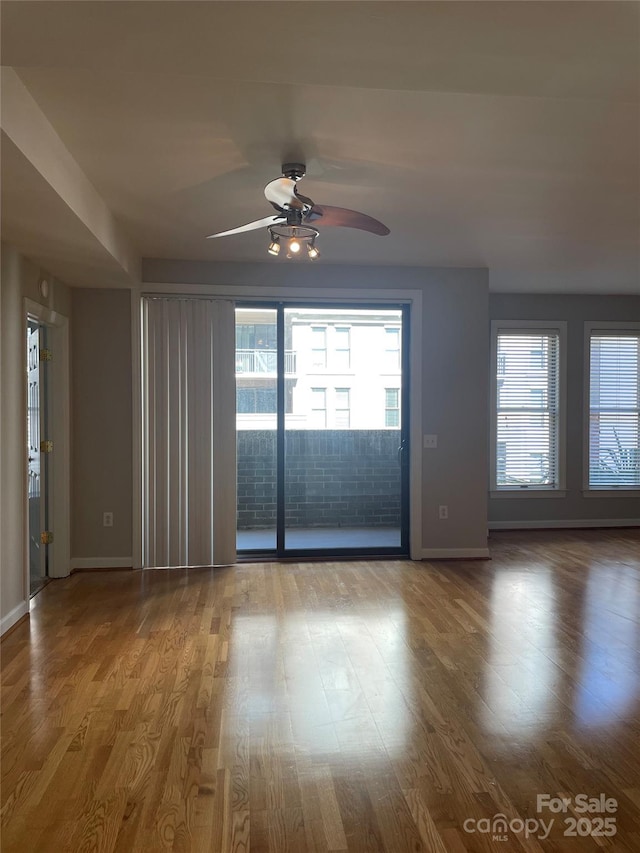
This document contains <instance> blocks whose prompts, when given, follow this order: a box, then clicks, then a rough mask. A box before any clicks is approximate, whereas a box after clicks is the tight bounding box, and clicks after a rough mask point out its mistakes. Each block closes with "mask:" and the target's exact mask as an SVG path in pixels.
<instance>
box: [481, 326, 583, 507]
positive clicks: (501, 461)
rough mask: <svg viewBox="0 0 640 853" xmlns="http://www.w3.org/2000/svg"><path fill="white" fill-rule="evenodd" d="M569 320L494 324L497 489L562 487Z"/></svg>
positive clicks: (493, 479)
mask: <svg viewBox="0 0 640 853" xmlns="http://www.w3.org/2000/svg"><path fill="white" fill-rule="evenodd" d="M565 330H566V324H564V323H552V324H549V323H544V322H540V323H538V322H524V321H522V322H519V323H517V322H506V321H499V322H494V323H492V352H493V371H492V372H493V376H492V400H493V406H492V409H493V417H492V441H491V445H492V454H491V455H492V458H491V471H492V476H491V488H492V490H494V491H496V492H509V493H510V494H513V493H514V491H521V490H522V491H534V492H535V491H538V490H539V491H542V492H544V491H548V490H550V489H553V490H559V489H562V488H563V476H564V472H563V432H562V430H563V423H562V421H563V417H562V412H563V403H564V399H563V398H564V382H563V378H564V374H563V372H562V371H561V358H562V355H561V350H563V342H564V337H565Z"/></svg>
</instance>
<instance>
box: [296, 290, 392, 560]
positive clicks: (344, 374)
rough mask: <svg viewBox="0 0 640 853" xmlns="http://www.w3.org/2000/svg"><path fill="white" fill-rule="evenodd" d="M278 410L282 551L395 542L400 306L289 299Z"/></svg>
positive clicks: (354, 547)
mask: <svg viewBox="0 0 640 853" xmlns="http://www.w3.org/2000/svg"><path fill="white" fill-rule="evenodd" d="M284 334H285V340H286V342H287V346H288V347H289V348H290V349H291V350H292V351H293V352H295V354H296V375H295V383H294V384H293V387H292V388H291V392H290V395H291V396H290V399H289V401H288V402H289V408H288V410H287V411H286V412H285V417H284V421H285V441H284V453H285V459H284V504H285V508H284V511H285V519H284V523H285V536H284V545H285V551H287V552H300V551H313V552H315V551H324V550H329V551H331V552H332V553H340V552H341V551H343V550H355V551H361V552H370V551H371V550H379V551H381V552H385V551H386V549H388V548H400V547H401V545H402V544H403V543H402V509H403V507H402V470H401V464H400V455H399V452H398V451H399V448H400V445H401V442H402V434H401V432H402V423H401V417H400V401H401V388H402V357H401V354H402V345H401V344H402V311H401V310H400V309H363V308H342V307H330V308H327V307H322V308H316V307H314V308H310V307H305V306H295V307H293V306H291V307H287V308H285V311H284Z"/></svg>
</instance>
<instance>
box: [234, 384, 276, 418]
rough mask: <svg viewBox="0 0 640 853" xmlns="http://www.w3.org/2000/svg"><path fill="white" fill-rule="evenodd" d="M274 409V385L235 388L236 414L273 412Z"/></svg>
mask: <svg viewBox="0 0 640 853" xmlns="http://www.w3.org/2000/svg"><path fill="white" fill-rule="evenodd" d="M275 411H276V389H275V387H273V388H237V389H236V412H237V413H238V414H240V415H247V414H251V415H254V414H273V413H274V412H275Z"/></svg>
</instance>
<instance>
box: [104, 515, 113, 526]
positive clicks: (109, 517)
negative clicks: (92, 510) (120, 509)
mask: <svg viewBox="0 0 640 853" xmlns="http://www.w3.org/2000/svg"><path fill="white" fill-rule="evenodd" d="M102 526H103V527H113V513H112V512H103V513H102Z"/></svg>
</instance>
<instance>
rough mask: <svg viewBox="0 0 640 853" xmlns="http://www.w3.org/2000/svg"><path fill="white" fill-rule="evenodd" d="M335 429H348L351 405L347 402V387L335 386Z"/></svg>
mask: <svg viewBox="0 0 640 853" xmlns="http://www.w3.org/2000/svg"><path fill="white" fill-rule="evenodd" d="M335 399H336V412H335V426H336V429H349V426H350V424H351V407H350V403H349V389H348V388H336V398H335Z"/></svg>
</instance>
